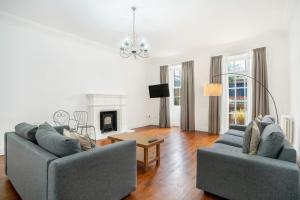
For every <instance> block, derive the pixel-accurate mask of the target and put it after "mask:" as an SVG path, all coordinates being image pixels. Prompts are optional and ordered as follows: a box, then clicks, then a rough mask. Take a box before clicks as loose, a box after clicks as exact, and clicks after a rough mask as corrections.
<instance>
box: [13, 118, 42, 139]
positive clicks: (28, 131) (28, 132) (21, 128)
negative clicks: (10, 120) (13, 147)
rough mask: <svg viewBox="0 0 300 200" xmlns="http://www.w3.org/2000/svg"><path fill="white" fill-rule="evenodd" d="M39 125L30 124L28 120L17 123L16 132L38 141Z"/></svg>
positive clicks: (23, 136)
mask: <svg viewBox="0 0 300 200" xmlns="http://www.w3.org/2000/svg"><path fill="white" fill-rule="evenodd" d="M37 129H38V127H37V126H35V125H32V124H28V123H26V122H23V123H20V124H17V125H16V126H15V132H16V134H17V135H19V136H21V137H22V138H25V139H27V140H29V141H31V142H35V143H36V139H35V134H36V131H37Z"/></svg>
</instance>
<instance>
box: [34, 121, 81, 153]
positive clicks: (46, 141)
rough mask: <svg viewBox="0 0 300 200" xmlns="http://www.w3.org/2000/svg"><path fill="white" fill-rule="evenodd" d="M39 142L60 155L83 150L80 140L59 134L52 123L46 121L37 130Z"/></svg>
mask: <svg viewBox="0 0 300 200" xmlns="http://www.w3.org/2000/svg"><path fill="white" fill-rule="evenodd" d="M36 140H37V142H38V144H39V145H40V146H41V147H42V148H44V149H46V150H47V151H49V152H50V153H53V154H55V155H56V156H58V157H64V156H68V155H71V154H74V153H78V152H81V147H80V143H79V140H77V139H72V138H68V137H66V136H63V135H61V134H59V133H58V132H57V131H56V130H55V129H54V128H53V127H52V126H51V125H49V124H48V123H44V124H42V125H40V126H39V128H38V130H37V132H36Z"/></svg>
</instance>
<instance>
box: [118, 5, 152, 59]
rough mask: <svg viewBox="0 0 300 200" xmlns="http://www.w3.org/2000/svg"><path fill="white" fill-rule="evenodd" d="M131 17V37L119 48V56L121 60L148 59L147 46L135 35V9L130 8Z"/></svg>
mask: <svg viewBox="0 0 300 200" xmlns="http://www.w3.org/2000/svg"><path fill="white" fill-rule="evenodd" d="M131 9H132V17H133V26H132V35H131V36H130V37H128V38H126V39H125V40H124V41H123V43H122V45H121V47H120V56H121V57H123V58H129V57H130V56H133V57H134V58H135V59H136V58H137V57H141V58H147V57H148V46H147V45H146V43H145V41H144V40H142V39H141V38H139V37H138V36H137V34H136V33H135V11H136V7H135V6H133V7H131Z"/></svg>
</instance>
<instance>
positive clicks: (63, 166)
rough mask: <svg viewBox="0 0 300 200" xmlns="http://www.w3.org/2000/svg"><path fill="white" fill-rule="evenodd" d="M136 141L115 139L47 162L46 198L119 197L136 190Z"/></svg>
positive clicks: (108, 199)
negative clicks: (112, 141) (112, 142)
mask: <svg viewBox="0 0 300 200" xmlns="http://www.w3.org/2000/svg"><path fill="white" fill-rule="evenodd" d="M136 178H137V162H136V143H135V141H123V142H117V143H114V144H111V145H106V146H104V147H101V148H95V149H91V150H89V151H85V152H81V153H77V154H73V155H70V156H67V157H63V158H60V159H57V160H55V161H53V162H51V163H50V166H49V181H48V200H74V199H77V200H81V199H82V200H84V199H99V200H100V199H105V200H117V199H121V198H123V197H124V196H126V195H128V194H129V193H131V192H133V191H134V190H135V189H136Z"/></svg>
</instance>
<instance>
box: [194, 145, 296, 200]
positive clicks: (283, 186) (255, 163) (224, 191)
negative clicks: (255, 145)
mask: <svg viewBox="0 0 300 200" xmlns="http://www.w3.org/2000/svg"><path fill="white" fill-rule="evenodd" d="M197 187H198V188H200V189H202V190H204V191H208V192H211V193H214V194H217V195H219V196H222V197H225V198H228V199H256V200H260V199H277V200H281V199H282V200H283V199H289V200H296V199H298V198H299V168H298V166H297V165H296V164H295V163H291V162H287V161H282V160H276V159H271V158H266V157H260V156H255V155H248V154H243V153H240V152H234V151H230V150H228V151H226V150H224V149H223V150H222V149H216V148H203V149H199V150H198V152H197ZM278 191H280V192H278Z"/></svg>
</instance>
